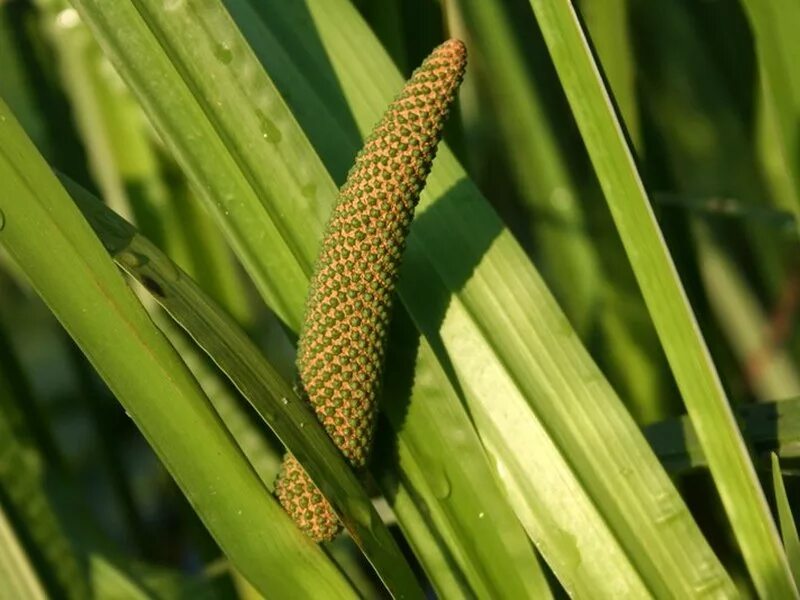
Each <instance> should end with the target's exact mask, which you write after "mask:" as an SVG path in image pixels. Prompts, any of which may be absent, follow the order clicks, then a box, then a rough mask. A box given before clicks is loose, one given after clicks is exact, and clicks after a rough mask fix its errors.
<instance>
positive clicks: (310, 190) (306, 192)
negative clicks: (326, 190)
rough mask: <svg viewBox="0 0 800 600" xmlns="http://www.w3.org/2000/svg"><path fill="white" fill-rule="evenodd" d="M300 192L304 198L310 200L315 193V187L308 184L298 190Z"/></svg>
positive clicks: (312, 184)
mask: <svg viewBox="0 0 800 600" xmlns="http://www.w3.org/2000/svg"><path fill="white" fill-rule="evenodd" d="M300 192H301V193H302V194H303V197H304V198H308V199H309V200H312V199H313V198H314V196H315V195H316V193H317V186H316V184H314V183H309V184H307V185H304V186H303V187H302V188H300Z"/></svg>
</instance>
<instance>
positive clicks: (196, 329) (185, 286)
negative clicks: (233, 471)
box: [67, 182, 421, 598]
mask: <svg viewBox="0 0 800 600" xmlns="http://www.w3.org/2000/svg"><path fill="white" fill-rule="evenodd" d="M67 187H68V189H69V192H70V193H71V194H72V197H73V198H74V199H75V201H76V202H77V203H78V205H79V207H80V208H81V210H82V211H83V213H84V215H85V216H86V218H87V220H88V221H89V222H90V224H91V225H92V227H93V228H94V229H95V231H96V232H97V233H98V235H99V236H100V239H101V240H102V241H103V242H104V244H105V246H106V248H107V249H108V250H109V253H110V254H111V256H112V257H113V258H114V260H115V261H116V262H117V264H119V266H120V267H122V268H123V269H125V270H126V271H127V272H128V273H129V274H130V275H132V276H133V277H135V278H136V279H137V280H138V281H139V282H140V283H141V284H142V285H143V286H144V287H145V289H147V290H148V291H149V292H150V293H151V294H152V295H153V297H154V298H155V299H156V300H157V301H158V302H159V303H160V304H161V306H163V307H164V309H165V310H166V311H167V312H169V313H170V315H172V317H173V318H174V319H175V320H176V321H177V322H178V323H179V324H180V325H181V326H182V327H183V328H184V329H186V331H187V332H188V333H189V334H190V335H191V336H192V337H193V338H194V339H195V341H196V342H197V343H198V345H200V347H202V348H203V349H204V350H205V351H206V352H207V353H208V354H209V356H211V358H212V359H213V360H214V361H215V362H216V363H217V365H218V366H219V367H220V368H221V369H222V370H223V371H224V372H225V373H226V374H227V375H228V377H229V378H230V379H231V381H232V382H233V383H234V384H235V385H236V386H237V388H238V389H239V391H240V392H241V393H242V394H243V395H244V397H245V398H247V399H248V401H249V402H250V403H251V404H252V405H253V408H255V410H256V412H258V414H259V416H260V417H261V418H262V419H263V420H264V421H265V422H266V423H267V424H268V425H269V426H270V427H271V428H272V429H273V431H274V432H275V434H276V435H277V436H278V437H279V438H280V440H281V441H282V442H283V443H284V445H286V447H287V448H288V450H289V451H290V452H291V453H292V454H293V455H294V456H295V457H296V458H297V460H298V461H299V462H300V464H302V465H303V467H304V468H305V469H306V470H307V471H308V473H309V475H310V476H311V477H312V478H313V479H314V480H315V481H316V482H317V485H319V488H320V490H321V491H322V492H323V494H324V495H325V497H326V498H328V499H329V500H330V502H331V505H332V506H333V508H334V510H336V512H337V514H338V515H339V516H340V518H341V519H342V522H343V523H344V525H345V527H347V529H348V530H349V531H350V534H351V536H352V537H353V539H354V540H355V541H356V543H357V544H358V545H359V546H360V547H361V548H362V550H363V551H364V554H365V555H366V557H367V559H368V560H370V561H371V562H372V564H373V565H374V566H375V570H376V571H377V573H378V575H379V576H380V577H382V578H383V579H384V582H385V583H386V585H387V587H388V588H389V590H390V591H391V592H392V593H393V594H394V595H396V596H397V597H409V598H411V597H416V596H417V595H421V591H420V590H419V589H418V587H417V583H416V581H415V578H414V576H413V574H412V572H411V568H410V567H409V566H408V564H407V563H406V561H405V559H404V558H403V556H402V554H401V553H400V549H399V548H398V547H397V545H396V543H395V542H394V539H393V538H392V536H391V534H390V533H389V531H388V529H386V527H385V526H384V525H383V523H382V522H381V520H380V517H379V516H378V514H377V513H376V512H375V509H374V507H373V506H372V503H371V502H370V500H369V497H368V496H367V494H366V492H365V491H364V489H363V488H362V487H361V485H360V484H359V482H358V479H356V476H355V475H354V473H353V472H352V470H351V469H350V468H349V467H348V466H347V463H346V462H345V459H344V457H343V456H342V455H341V453H340V452H339V451H338V450H337V449H336V446H334V444H333V442H332V441H331V439H330V438H329V437H328V434H327V433H326V432H325V430H324V429H323V428H322V425H321V424H320V423H319V422H318V421H317V419H316V417H315V416H314V413H313V412H312V411H311V408H310V407H309V406H307V405H306V403H304V402H302V401H301V400H300V398H299V397H298V396H297V395H296V394H295V393H294V391H293V390H292V388H291V387H290V386H289V384H287V383H286V381H285V380H284V379H283V378H282V377H281V376H280V374H279V373H278V372H277V371H276V370H275V369H274V368H273V367H272V365H271V364H270V363H269V362H267V361H266V360H265V359H264V358H263V357H262V355H261V354H260V352H259V351H258V349H257V348H256V347H255V345H254V344H253V343H252V342H251V341H250V340H249V338H248V337H247V336H246V335H245V334H244V333H243V332H242V331H241V329H239V327H238V325H237V324H236V323H235V322H234V321H233V319H231V318H230V317H229V316H228V315H226V314H225V313H224V312H223V311H222V310H221V309H220V308H219V307H218V306H217V305H216V304H215V303H214V302H213V301H212V300H211V299H210V298H208V297H207V296H206V295H205V294H204V293H203V292H202V291H201V290H200V289H199V287H198V286H197V284H196V283H194V281H192V280H191V279H190V278H189V277H188V275H186V274H185V273H183V272H181V271H180V270H179V268H178V267H177V266H176V265H175V264H174V263H173V262H172V261H171V260H169V258H167V257H166V256H165V255H164V254H163V253H161V252H160V251H159V250H158V249H157V248H156V247H155V246H154V245H153V244H151V243H150V242H149V241H148V240H146V239H145V238H143V237H142V236H140V235H139V234H138V233H137V231H136V229H135V228H134V227H133V226H132V225H130V224H128V223H126V222H125V221H124V220H123V219H122V218H121V217H119V216H117V215H116V214H115V213H113V212H112V211H111V210H110V209H108V208H106V207H105V206H104V205H103V204H102V203H101V202H100V201H99V200H97V199H95V198H92V196H91V195H89V194H88V193H87V192H86V191H85V190H82V189H81V188H80V187H79V186H78V185H77V184H74V183H71V182H70V183H68V184H67Z"/></svg>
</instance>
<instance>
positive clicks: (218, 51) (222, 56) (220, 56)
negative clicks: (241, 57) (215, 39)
mask: <svg viewBox="0 0 800 600" xmlns="http://www.w3.org/2000/svg"><path fill="white" fill-rule="evenodd" d="M214 56H216V57H217V60H218V61H219V62H221V63H222V64H223V65H227V64H230V62H231V60H233V52H232V51H231V48H230V46H228V44H224V43H222V44H216V45H215V46H214Z"/></svg>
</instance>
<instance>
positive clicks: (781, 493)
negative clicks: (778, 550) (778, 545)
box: [771, 452, 800, 582]
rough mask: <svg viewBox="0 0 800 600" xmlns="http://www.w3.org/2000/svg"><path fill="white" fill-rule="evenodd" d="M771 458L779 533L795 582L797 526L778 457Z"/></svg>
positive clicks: (799, 544) (799, 563)
mask: <svg viewBox="0 0 800 600" xmlns="http://www.w3.org/2000/svg"><path fill="white" fill-rule="evenodd" d="M771 457H772V485H773V487H774V488H775V502H776V503H777V505H778V519H779V520H780V523H781V533H782V534H783V547H784V548H785V549H786V557H787V558H788V560H789V567H790V568H791V569H792V576H793V577H794V580H795V582H798V581H800V538H798V537H797V525H795V522H794V516H792V506H791V504H789V498H788V496H787V495H786V487H785V486H784V484H783V475H781V465H780V462H779V461H778V456H777V455H776V454H775V453H774V452H773V453H772V454H771Z"/></svg>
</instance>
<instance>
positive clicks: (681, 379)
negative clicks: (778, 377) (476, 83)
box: [531, 0, 797, 597]
mask: <svg viewBox="0 0 800 600" xmlns="http://www.w3.org/2000/svg"><path fill="white" fill-rule="evenodd" d="M531 5H532V7H533V9H534V12H535V13H536V17H537V19H538V21H539V24H540V26H541V28H542V32H543V33H544V37H545V41H546V42H547V45H548V48H549V50H550V54H551V56H552V57H553V61H554V63H555V65H556V70H557V71H558V73H559V76H560V78H561V81H562V84H563V86H564V90H565V92H566V94H567V98H568V99H569V101H570V105H571V107H572V110H573V112H574V114H575V118H576V120H577V122H578V126H579V128H580V130H581V133H582V135H583V138H584V142H585V143H586V146H587V149H588V150H589V154H590V156H591V158H592V162H593V164H594V167H595V170H596V172H597V175H598V178H599V179H600V183H601V185H602V186H603V191H604V192H605V195H606V199H607V201H608V203H609V206H610V207H611V212H612V214H613V216H614V220H615V222H616V224H617V228H618V229H619V232H620V236H621V237H622V240H623V243H624V244H625V248H626V250H627V252H628V255H629V257H630V259H631V263H632V265H633V268H634V272H635V273H636V276H637V279H638V281H639V285H640V286H641V288H642V292H643V294H644V297H645V300H646V302H647V305H648V308H649V309H650V312H651V314H652V316H653V321H654V323H655V325H656V329H657V330H658V333H659V337H660V338H661V342H662V345H663V346H664V349H665V351H666V354H667V358H668V359H669V361H670V365H671V366H672V369H673V372H674V374H675V378H676V381H677V382H678V386H679V387H680V389H681V393H682V395H683V398H684V401H685V402H686V406H687V408H688V411H689V415H690V417H691V418H692V421H693V424H694V427H695V430H696V431H697V434H698V438H699V439H700V442H701V444H702V446H703V449H704V451H705V453H706V456H707V457H708V461H709V466H710V468H711V473H712V475H713V477H714V481H715V483H716V484H717V487H718V488H719V491H720V495H721V497H722V501H723V504H724V506H725V508H726V511H727V513H728V517H729V519H730V520H731V524H732V526H733V529H734V532H735V534H736V537H737V540H738V541H739V544H740V546H741V548H742V552H743V553H744V557H745V560H746V562H747V564H748V567H749V569H750V574H751V576H752V577H753V580H754V582H755V584H756V587H757V589H758V590H759V592H760V593H761V594H762V595H764V596H765V597H774V596H788V595H793V594H797V589H796V586H795V584H794V582H793V581H792V580H791V577H790V575H789V571H788V566H787V564H786V556H785V555H784V553H783V551H782V549H781V547H780V542H779V540H778V536H777V531H776V529H775V524H774V523H773V521H772V518H771V517H770V514H769V508H768V506H767V503H766V499H765V498H764V493H763V491H762V490H761V486H760V484H759V482H758V478H757V476H756V473H755V470H754V468H753V464H752V463H751V461H750V457H749V456H748V453H747V448H746V446H745V444H744V441H743V440H742V437H741V434H740V432H739V429H738V427H737V425H736V421H735V419H734V416H733V412H732V411H731V408H730V405H729V404H728V400H727V398H726V397H725V392H724V391H723V389H722V385H721V383H720V381H719V377H718V375H717V372H716V370H715V368H714V365H713V363H712V362H711V358H710V356H709V354H708V350H707V349H706V347H705V343H704V341H703V338H702V335H701V334H700V331H699V328H698V326H697V323H696V322H695V319H694V315H693V314H692V311H691V307H690V306H689V303H688V301H687V299H686V296H685V293H684V291H683V288H682V286H681V282H680V280H679V278H678V276H677V273H676V272H675V267H674V265H673V264H672V260H671V258H670V255H669V251H668V250H667V248H666V245H665V243H664V239H663V237H662V235H661V232H660V230H659V228H658V224H657V223H656V220H655V217H654V215H653V211H652V209H651V207H650V204H649V201H648V199H647V194H646V192H645V190H644V186H643V185H642V182H641V179H640V178H639V174H638V171H637V170H636V166H635V164H634V160H633V156H632V155H631V151H630V149H629V148H628V146H627V144H626V141H625V137H624V135H623V133H622V130H621V128H620V125H619V121H618V119H617V116H616V114H615V112H614V108H613V105H612V103H611V101H610V98H609V96H608V92H607V91H606V89H605V87H604V86H603V82H602V79H601V77H600V76H599V72H598V70H597V66H596V64H595V62H594V58H593V57H592V54H591V50H590V49H589V46H588V44H587V42H586V38H585V36H584V33H583V31H582V30H581V26H580V23H579V21H578V18H577V15H576V14H575V11H574V9H573V7H572V5H571V3H570V1H569V0H531Z"/></svg>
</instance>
